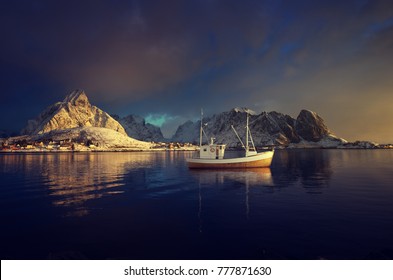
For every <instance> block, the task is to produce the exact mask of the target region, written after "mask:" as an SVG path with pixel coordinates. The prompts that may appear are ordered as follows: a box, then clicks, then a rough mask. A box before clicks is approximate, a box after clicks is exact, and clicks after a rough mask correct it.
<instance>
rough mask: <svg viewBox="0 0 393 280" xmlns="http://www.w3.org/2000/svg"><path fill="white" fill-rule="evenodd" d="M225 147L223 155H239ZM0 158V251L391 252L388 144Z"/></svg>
mask: <svg viewBox="0 0 393 280" xmlns="http://www.w3.org/2000/svg"><path fill="white" fill-rule="evenodd" d="M238 154H239V153H237V152H232V151H229V152H228V156H230V157H233V156H237V155H238ZM191 156H192V152H176V151H171V152H134V153H132V152H129V153H128V152H121V153H109V152H108V153H106V152H105V153H42V154H22V153H3V154H0V182H1V186H0V194H1V195H0V219H1V220H2V230H1V231H0V240H2V241H1V243H0V249H1V250H0V254H1V256H0V257H2V259H4V258H14V259H37V258H44V259H45V258H66V259H67V258H78V259H80V258H88V259H106V258H111V259H317V258H327V259H348V258H349V259H351V258H354V259H364V258H377V259H381V258H393V253H392V249H393V207H392V204H391V202H392V201H393V188H392V187H391V186H392V185H391V183H392V182H393V151H389V150H373V151H371V150H363V151H352V150H351V151H344V150H277V151H276V153H275V157H274V159H273V162H272V166H271V168H267V169H258V168H257V169H247V170H239V169H235V170H189V169H188V168H187V164H186V162H185V159H186V158H187V157H191Z"/></svg>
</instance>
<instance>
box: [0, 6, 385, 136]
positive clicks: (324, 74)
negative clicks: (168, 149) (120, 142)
mask: <svg viewBox="0 0 393 280" xmlns="http://www.w3.org/2000/svg"><path fill="white" fill-rule="evenodd" d="M392 18H393V4H392V2H391V1H387V0H386V1H383V0H380V1H363V0H354V1H307V0H303V1H285V0H284V1H253V0H248V1H232V0H227V1H208V0H203V1H180V0H179V1H169V2H168V1H124V2H122V1H116V2H111V1H83V2H81V1H35V2H32V1H25V2H24V3H21V2H18V3H16V2H7V3H6V4H4V5H3V6H2V10H1V11H0V32H1V35H2V38H3V44H2V45H1V46H0V61H1V62H2V66H1V67H2V69H1V71H2V72H1V73H11V72H12V73H13V74H12V76H13V77H17V78H14V79H12V78H10V74H8V75H2V77H1V78H0V79H1V80H0V82H1V83H0V89H1V92H3V93H2V94H3V95H5V94H4V93H7V95H5V96H7V97H6V98H4V99H7V100H8V99H12V98H11V96H13V95H15V96H20V97H21V98H20V99H21V100H22V101H21V102H22V103H23V102H24V101H23V97H24V98H25V99H28V100H30V101H31V102H29V104H30V105H31V106H30V108H29V111H30V113H29V114H32V113H33V111H34V112H35V113H38V112H39V111H40V110H42V109H43V108H45V107H46V106H47V105H49V104H50V103H53V102H54V101H56V100H62V99H63V97H64V95H65V94H66V93H67V92H69V91H71V90H73V89H74V88H83V89H85V90H86V91H87V94H88V95H89V97H90V98H91V99H92V101H93V102H94V103H96V104H97V105H100V106H102V107H103V109H107V110H110V111H111V113H112V112H113V113H118V114H121V115H127V114H130V113H135V114H139V115H142V116H147V115H149V114H151V115H152V116H156V115H160V116H165V115H166V116H169V118H173V119H166V121H165V122H164V123H163V129H165V130H166V131H168V133H169V131H173V130H174V129H175V126H176V125H177V124H178V123H179V122H180V121H182V120H187V119H191V118H195V117H197V116H198V114H199V109H200V108H201V107H203V108H204V109H205V111H206V112H207V113H209V112H211V114H212V113H216V112H220V111H224V110H228V109H230V108H232V107H236V106H245V107H250V106H255V108H253V109H255V110H257V111H258V110H260V111H261V110H278V111H282V112H284V113H288V114H291V115H296V114H297V113H298V111H299V110H300V109H303V108H309V109H312V110H315V111H317V112H321V114H322V115H323V116H324V117H325V119H326V120H327V121H328V124H331V126H332V129H333V130H334V131H337V134H339V136H343V137H346V138H349V139H351V138H357V137H361V136H362V135H361V134H364V137H370V139H377V140H378V141H379V139H382V138H381V137H382V134H383V132H382V131H383V129H382V127H383V125H382V123H383V121H382V120H383V119H386V118H388V117H393V115H391V114H390V113H388V112H385V111H383V110H385V109H386V107H385V106H384V103H383V100H389V101H391V98H390V97H389V90H388V89H389V86H391V82H390V80H391V79H390V77H389V74H388V73H391V72H392V70H393V69H392V67H393V66H392V65H393V63H392V62H393V61H392V57H393V54H392V52H393V50H392V45H393V41H392V38H393V28H392V25H393V24H392ZM32 77H34V78H32ZM21 84H23V88H21ZM40 85H41V86H40ZM34 97H35V98H34ZM10 102H11V101H10ZM10 102H8V103H7V104H10ZM26 102H27V101H26ZM11 103H12V102H11ZM26 104H27V103H26ZM368 105H371V106H369V107H367V106H368ZM365 108H368V109H367V110H366V109H365ZM378 108H381V109H382V108H383V110H379V109H378ZM386 110H387V109H386ZM388 111H389V110H388ZM389 112H390V111H389ZM28 117H33V116H30V115H29V116H27V115H26V119H27V118H28ZM342 119H345V120H348V123H346V122H343V121H342ZM370 119H375V120H377V121H376V122H375V123H372V124H371V123H370V122H369V120H370ZM340 120H341V121H340ZM362 123H365V124H366V123H367V124H369V127H367V128H362V129H360V125H359V124H362ZM0 125H1V123H0ZM2 125H3V126H4V122H3V124H2ZM348 127H350V128H348ZM364 131H369V132H368V133H366V132H364ZM374 131H378V133H377V134H378V135H381V136H378V135H376V134H375V133H373V132H374ZM383 137H386V134H384V136H383ZM389 140H390V141H393V138H392V136H390V139H389Z"/></svg>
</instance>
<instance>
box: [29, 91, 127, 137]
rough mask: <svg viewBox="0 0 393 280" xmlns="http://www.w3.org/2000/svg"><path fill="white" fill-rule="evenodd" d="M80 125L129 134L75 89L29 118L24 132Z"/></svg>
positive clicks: (61, 128)
mask: <svg viewBox="0 0 393 280" xmlns="http://www.w3.org/2000/svg"><path fill="white" fill-rule="evenodd" d="M80 127H102V128H108V129H112V130H115V131H117V132H119V133H121V134H123V135H127V134H126V132H125V130H124V128H123V127H122V126H121V124H120V123H118V122H117V121H116V120H115V119H113V118H112V117H111V116H110V115H109V114H108V113H106V112H104V111H102V110H101V109H99V108H97V107H96V106H92V105H91V104H90V102H89V99H88V98H87V95H86V93H85V92H84V91H83V90H74V91H73V92H71V93H70V94H68V95H67V96H66V97H65V99H64V100H63V102H57V103H55V104H53V105H51V106H49V107H48V108H47V109H46V110H44V111H43V112H42V113H41V114H40V115H39V116H38V117H36V118H35V119H33V120H29V121H28V124H27V126H26V127H25V128H24V129H23V130H22V134H31V135H32V134H43V133H47V132H50V131H53V130H64V129H69V128H80Z"/></svg>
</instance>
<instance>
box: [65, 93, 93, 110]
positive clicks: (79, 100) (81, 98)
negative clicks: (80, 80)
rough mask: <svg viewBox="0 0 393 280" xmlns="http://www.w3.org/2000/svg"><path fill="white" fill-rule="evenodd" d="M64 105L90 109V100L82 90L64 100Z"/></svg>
mask: <svg viewBox="0 0 393 280" xmlns="http://www.w3.org/2000/svg"><path fill="white" fill-rule="evenodd" d="M63 102H64V103H71V104H72V105H73V106H81V107H90V106H91V105H90V102H89V99H88V98H87V95H86V93H85V92H84V90H82V89H77V90H74V91H73V92H71V93H70V94H68V95H67V96H66V98H64V100H63Z"/></svg>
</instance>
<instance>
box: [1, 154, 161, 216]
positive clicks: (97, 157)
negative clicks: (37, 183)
mask: <svg viewBox="0 0 393 280" xmlns="http://www.w3.org/2000/svg"><path fill="white" fill-rule="evenodd" d="M158 160H162V161H163V162H164V164H165V161H166V158H165V157H161V156H160V155H159V154H157V153H133V154H131V153H110V154H108V153H58V154H25V155H10V154H7V155H5V156H3V157H2V163H3V167H4V169H5V171H6V172H12V171H14V172H16V171H21V170H20V169H22V171H23V173H24V174H26V176H29V177H30V176H38V177H40V178H39V179H40V180H41V181H42V184H43V185H44V186H45V187H47V188H48V189H49V195H50V196H51V197H52V198H53V201H52V203H53V204H54V205H55V206H63V207H68V209H69V212H68V213H67V214H66V215H70V216H83V215H87V214H88V213H89V209H88V207H87V206H86V204H87V202H88V201H89V200H94V199H98V198H101V197H103V196H110V195H116V194H121V193H123V192H124V190H123V189H122V186H124V185H125V181H124V176H125V175H124V174H127V173H128V172H130V171H132V170H142V171H141V173H140V174H138V175H141V176H142V177H143V180H144V181H145V180H146V176H143V174H145V172H143V169H145V168H147V167H150V166H152V165H154V164H157V161H158ZM141 176H138V177H141Z"/></svg>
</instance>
